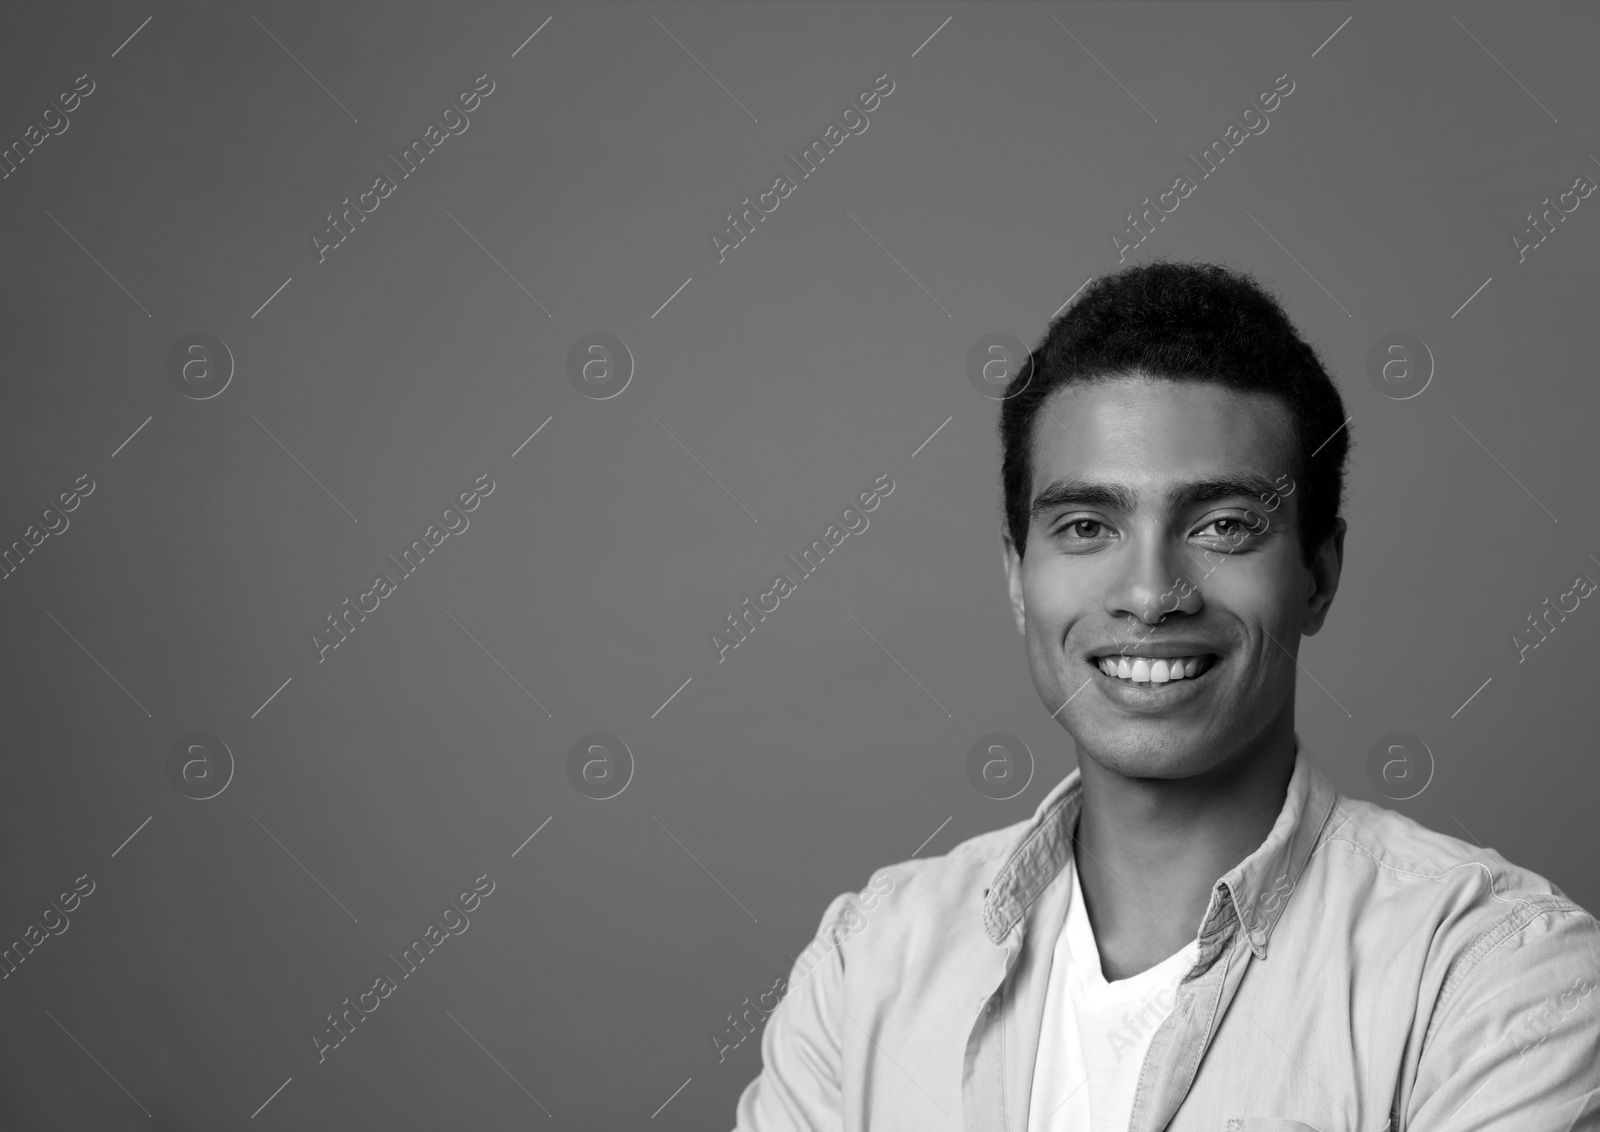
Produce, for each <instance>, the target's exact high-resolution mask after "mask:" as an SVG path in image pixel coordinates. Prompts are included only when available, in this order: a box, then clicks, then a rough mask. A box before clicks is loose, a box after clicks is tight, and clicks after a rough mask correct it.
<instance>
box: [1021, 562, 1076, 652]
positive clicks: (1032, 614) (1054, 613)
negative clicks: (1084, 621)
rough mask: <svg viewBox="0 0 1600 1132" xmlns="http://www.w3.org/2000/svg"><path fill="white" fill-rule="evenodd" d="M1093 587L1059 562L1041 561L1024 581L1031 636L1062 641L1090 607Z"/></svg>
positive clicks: (1023, 592) (1023, 590)
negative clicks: (1073, 574) (1073, 576)
mask: <svg viewBox="0 0 1600 1132" xmlns="http://www.w3.org/2000/svg"><path fill="white" fill-rule="evenodd" d="M1090 592H1091V587H1089V586H1087V585H1085V584H1084V580H1083V579H1081V578H1080V579H1074V578H1072V577H1071V576H1069V572H1068V571H1067V570H1065V569H1063V568H1062V567H1061V566H1060V565H1059V564H1058V563H1056V562H1049V561H1046V562H1041V563H1039V564H1038V565H1037V566H1035V567H1034V568H1033V569H1032V570H1030V571H1028V572H1027V573H1026V574H1025V575H1024V576H1023V580H1022V596H1023V604H1024V606H1025V608H1026V610H1027V614H1028V631H1029V635H1030V636H1031V635H1033V634H1035V633H1037V634H1038V635H1039V636H1040V637H1041V638H1043V639H1045V640H1047V641H1060V640H1061V639H1062V638H1063V637H1064V636H1065V634H1066V633H1067V631H1068V630H1070V629H1071V627H1072V626H1073V624H1074V623H1075V622H1077V621H1078V620H1079V619H1080V618H1081V617H1082V615H1083V614H1084V612H1085V611H1086V610H1087V609H1088V608H1089V606H1090V604H1091V602H1090V599H1089V596H1088V595H1089V594H1090Z"/></svg>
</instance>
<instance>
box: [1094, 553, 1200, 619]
mask: <svg viewBox="0 0 1600 1132" xmlns="http://www.w3.org/2000/svg"><path fill="white" fill-rule="evenodd" d="M1120 557H1121V561H1120V562H1119V563H1118V571H1119V573H1118V575H1117V578H1116V581H1115V582H1114V583H1113V585H1112V586H1111V589H1110V591H1109V592H1108V593H1107V595H1106V612H1107V613H1110V614H1111V615H1112V616H1132V617H1137V618H1138V619H1139V620H1140V621H1142V622H1143V623H1144V624H1146V625H1158V624H1160V623H1161V622H1162V621H1163V620H1165V618H1166V617H1167V615H1168V614H1172V613H1184V614H1195V613H1199V612H1200V608H1201V606H1202V604H1203V603H1202V601H1201V597H1200V587H1199V585H1198V584H1197V583H1196V582H1195V581H1194V580H1193V579H1192V578H1190V577H1188V576H1187V575H1186V574H1185V573H1184V570H1185V565H1184V562H1183V558H1182V556H1181V555H1180V554H1179V551H1178V548H1177V547H1175V546H1169V545H1168V542H1167V540H1166V539H1165V538H1162V537H1159V536H1157V535H1154V534H1135V533H1130V535H1129V536H1128V544H1127V545H1126V547H1125V548H1124V550H1123V553H1122V555H1121V556H1120Z"/></svg>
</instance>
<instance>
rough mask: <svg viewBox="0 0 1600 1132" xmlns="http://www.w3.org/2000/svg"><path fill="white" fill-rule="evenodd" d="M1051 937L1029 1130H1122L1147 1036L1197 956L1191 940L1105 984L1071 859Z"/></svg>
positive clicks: (1172, 1000)
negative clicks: (1064, 900) (1068, 887)
mask: <svg viewBox="0 0 1600 1132" xmlns="http://www.w3.org/2000/svg"><path fill="white" fill-rule="evenodd" d="M1068 901H1069V902H1068V906H1067V919H1066V923H1065V924H1064V925H1063V926H1062V929H1061V935H1060V938H1059V939H1058V940H1057V941H1056V948H1055V953H1054V955H1053V956H1052V958H1051V963H1050V982H1049V985H1048V987H1047V989H1046V991H1045V1004H1044V1022H1043V1028H1042V1030H1041V1032H1040V1034H1039V1053H1038V1056H1037V1058H1036V1059H1035V1061H1034V1069H1033V1091H1032V1096H1031V1098H1030V1101H1029V1106H1028V1129H1029V1132H1126V1129H1127V1127H1128V1119H1129V1117H1130V1116H1131V1115H1132V1113H1133V1094H1134V1089H1135V1087H1136V1086H1137V1085H1138V1083H1139V1070H1140V1068H1141V1067H1142V1066H1143V1064H1144V1056H1145V1053H1146V1052H1147V1051H1148V1050H1149V1048H1150V1039H1151V1037H1152V1036H1153V1035H1154V1034H1155V1032H1156V1030H1157V1028H1158V1027H1160V1025H1161V1023H1162V1022H1163V1021H1164V1020H1165V1019H1166V1017H1167V1015H1168V1014H1170V1013H1171V1012H1172V1008H1173V1006H1174V1005H1175V1004H1176V1002H1177V987H1178V983H1179V982H1181V981H1182V979H1183V976H1184V975H1186V974H1188V972H1189V969H1190V968H1191V967H1193V966H1194V963H1195V959H1196V958H1197V957H1198V955H1199V950H1200V945H1199V943H1198V941H1195V940H1190V941H1189V943H1188V944H1187V945H1185V946H1184V948H1183V949H1182V950H1180V951H1178V952H1177V953H1176V954H1174V955H1170V956H1168V957H1167V958H1166V959H1164V960H1162V961H1161V962H1160V963H1157V964H1156V965H1155V966H1154V967H1151V968H1150V969H1149V970H1146V971H1140V972H1139V973H1138V974H1137V975H1132V976H1130V977H1128V978H1126V979H1118V980H1117V981H1116V982H1113V983H1108V982H1106V980H1105V976H1104V975H1103V974H1102V973H1101V970H1100V949H1099V948H1098V947H1097V946H1096V945H1095V940H1094V929H1093V928H1091V927H1090V926H1089V914H1088V911H1087V910H1086V909H1085V907H1084V902H1083V885H1082V882H1081V881H1080V880H1079V877H1078V867H1077V861H1076V859H1074V861H1073V866H1072V892H1071V894H1070V896H1069V897H1068Z"/></svg>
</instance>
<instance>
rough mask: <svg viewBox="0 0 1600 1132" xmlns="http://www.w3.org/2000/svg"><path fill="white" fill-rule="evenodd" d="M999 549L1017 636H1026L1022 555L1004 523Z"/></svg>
mask: <svg viewBox="0 0 1600 1132" xmlns="http://www.w3.org/2000/svg"><path fill="white" fill-rule="evenodd" d="M1000 548H1001V554H1002V557H1003V558H1004V560H1005V570H1006V591H1007V593H1009V595H1010V597H1011V615H1012V616H1013V617H1014V618H1015V619H1016V622H1017V633H1018V635H1019V636H1024V637H1025V636H1027V634H1028V622H1027V608H1026V606H1025V605H1024V603H1023V600H1022V555H1020V554H1018V553H1017V548H1016V546H1015V545H1013V544H1012V542H1011V531H1010V529H1009V528H1008V527H1007V526H1006V524H1005V522H1003V521H1002V522H1001V524H1000Z"/></svg>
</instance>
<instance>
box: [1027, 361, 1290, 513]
mask: <svg viewBox="0 0 1600 1132" xmlns="http://www.w3.org/2000/svg"><path fill="white" fill-rule="evenodd" d="M1032 444H1033V447H1032V455H1033V460H1032V465H1033V490H1035V491H1037V490H1038V489H1039V487H1040V485H1042V484H1047V483H1050V482H1051V481H1053V480H1057V479H1063V478H1074V479H1086V480H1101V481H1104V480H1114V481H1116V482H1117V483H1120V484H1124V485H1126V486H1128V487H1130V488H1132V489H1134V491H1135V492H1136V493H1138V494H1141V495H1143V494H1145V493H1146V492H1148V493H1150V494H1151V495H1152V496H1154V495H1159V494H1160V492H1161V489H1162V487H1163V486H1164V485H1166V484H1169V483H1173V482H1177V481H1181V480H1192V479H1195V478H1197V477H1205V476H1219V475H1224V474H1227V473H1238V472H1255V473H1258V474H1260V475H1263V476H1265V477H1267V478H1268V479H1273V478H1275V477H1277V476H1279V475H1281V474H1284V473H1288V472H1291V471H1292V468H1293V462H1294V454H1295V434H1294V424H1293V419H1292V418H1291V417H1290V415H1289V411H1288V409H1287V407H1286V406H1284V404H1283V403H1282V402H1281V401H1279V400H1278V399H1277V398H1276V397H1273V396H1271V395H1269V394H1266V393H1256V392H1245V391H1241V390H1235V389H1229V388H1227V387H1225V386H1222V385H1217V384H1215V383H1212V382H1206V381H1171V380H1168V379H1164V378H1149V377H1143V376H1134V377H1115V378H1103V379H1098V380H1094V381H1087V382H1078V383H1075V384H1071V385H1066V386H1063V387H1062V388H1060V389H1058V390H1056V391H1055V392H1054V393H1052V394H1051V395H1050V396H1049V397H1048V398H1047V399H1046V400H1045V402H1044V403H1043V404H1042V405H1041V406H1040V407H1039V412H1038V414H1037V415H1036V416H1035V417H1034V420H1033V439H1032Z"/></svg>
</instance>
